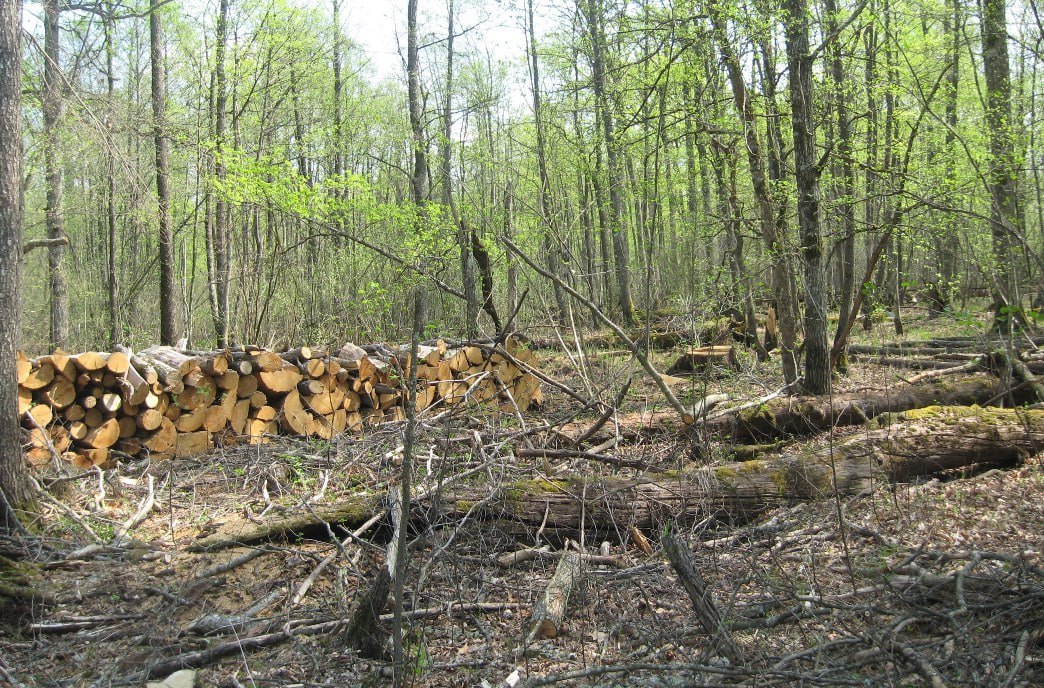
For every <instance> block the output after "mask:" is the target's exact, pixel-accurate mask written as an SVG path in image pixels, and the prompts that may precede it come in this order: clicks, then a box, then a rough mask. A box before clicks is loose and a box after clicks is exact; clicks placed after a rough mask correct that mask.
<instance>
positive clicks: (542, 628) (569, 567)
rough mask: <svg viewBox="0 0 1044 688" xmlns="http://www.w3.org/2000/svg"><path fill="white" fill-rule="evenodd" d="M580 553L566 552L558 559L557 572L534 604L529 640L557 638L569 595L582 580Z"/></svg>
mask: <svg viewBox="0 0 1044 688" xmlns="http://www.w3.org/2000/svg"><path fill="white" fill-rule="evenodd" d="M580 576H581V570H580V555H579V554H578V553H576V552H564V553H563V554H562V558H561V559H559V560H558V566H557V567H555V573H554V575H553V576H551V580H549V581H548V582H547V587H546V588H544V591H543V593H542V594H541V595H540V597H538V598H537V601H536V604H534V605H533V616H532V619H531V621H530V629H529V635H528V636H527V640H528V641H529V642H532V641H533V640H542V639H544V638H557V637H558V631H559V629H560V628H561V627H562V622H563V621H564V620H565V615H566V608H567V607H568V606H569V595H570V594H571V593H572V592H573V586H575V585H576V584H577V583H578V582H579V581H580Z"/></svg>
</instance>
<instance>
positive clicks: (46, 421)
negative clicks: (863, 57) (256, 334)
mask: <svg viewBox="0 0 1044 688" xmlns="http://www.w3.org/2000/svg"><path fill="white" fill-rule="evenodd" d="M503 347H504V348H503V349H501V350H500V351H499V352H498V351H497V350H496V347H493V346H491V345H472V344H469V343H462V344H459V345H458V346H456V347H455V348H452V349H451V348H450V347H447V346H446V345H445V344H444V343H441V342H440V343H438V345H437V346H431V347H424V348H423V350H422V352H421V355H419V356H418V358H417V362H416V364H417V378H418V385H417V388H416V390H414V394H413V395H412V396H413V399H414V402H415V403H416V408H417V409H418V411H424V410H425V409H427V408H428V407H430V406H432V405H433V404H461V403H487V402H493V403H496V402H500V403H502V404H505V405H509V406H511V407H512V408H513V407H514V406H517V407H518V408H520V409H525V408H528V407H529V406H530V405H531V404H534V403H540V399H541V398H540V383H539V381H538V380H537V378H536V377H534V376H533V375H532V374H531V373H530V372H527V370H526V366H530V365H535V362H536V359H535V357H534V356H533V354H532V352H530V351H529V349H528V348H526V347H525V346H523V345H522V344H521V343H519V342H518V341H516V340H514V339H508V340H507V341H505V342H504V345H503ZM451 362H452V365H451ZM17 364H18V365H17V368H18V380H19V387H18V413H19V416H20V417H21V419H22V423H23V425H24V426H25V427H26V429H27V430H41V432H38V433H37V434H38V435H39V436H38V437H37V436H33V439H32V441H31V442H30V448H29V453H27V458H28V459H29V460H30V461H32V462H34V463H38V464H44V463H47V462H49V461H50V460H51V458H53V457H54V456H61V457H64V458H66V459H68V460H69V461H71V462H73V463H75V465H77V466H82V467H90V466H95V465H98V466H104V465H105V462H107V461H109V460H112V459H113V458H115V456H117V455H121V456H122V455H131V456H134V455H138V454H143V453H146V452H147V453H148V454H149V455H150V456H151V457H153V458H164V457H168V456H175V455H176V456H186V455H189V454H193V453H196V452H198V451H204V450H206V449H207V448H209V447H211V446H213V444H214V443H215V442H218V443H221V444H230V443H235V442H250V443H259V442H268V441H269V440H270V439H271V438H272V437H273V436H274V435H276V434H277V433H278V432H280V431H282V432H285V433H291V434H295V435H302V436H319V437H322V438H325V439H331V438H333V437H334V436H336V435H338V434H340V433H342V432H361V431H363V430H364V429H365V428H368V427H375V426H377V425H380V424H382V423H390V422H401V421H402V420H404V419H405V417H406V410H405V409H406V403H407V402H408V400H409V398H410V396H411V395H410V394H409V393H408V392H409V390H407V389H406V388H405V380H407V379H408V378H409V372H410V371H409V369H410V367H411V366H412V365H413V362H412V361H411V360H410V356H409V352H408V349H407V348H406V347H387V346H384V345H368V346H367V347H365V348H364V347H358V346H355V345H354V344H351V343H348V344H345V345H344V346H342V347H341V348H340V349H338V350H337V351H336V355H333V356H332V355H330V352H329V351H328V350H327V349H326V348H325V347H309V346H301V347H298V348H296V349H292V350H290V351H285V352H282V353H280V352H276V351H270V350H266V349H261V348H258V347H240V348H236V349H231V350H219V351H186V350H182V349H177V348H174V347H169V346H154V347H149V348H148V349H145V350H144V351H140V352H137V353H135V352H133V351H131V350H130V349H127V348H125V347H118V349H117V350H116V351H114V352H112V353H106V352H97V351H90V352H86V353H81V354H75V355H73V354H67V353H65V352H63V351H61V350H56V351H55V352H54V353H52V354H50V355H48V356H42V357H40V358H38V359H30V358H29V357H27V356H25V354H23V353H19V354H18V361H17ZM48 438H50V439H51V444H52V445H53V446H48V444H47V441H48ZM55 438H57V440H58V441H54V440H55ZM109 448H113V449H115V452H109V451H108V450H109Z"/></svg>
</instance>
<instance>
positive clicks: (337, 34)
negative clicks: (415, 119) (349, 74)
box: [333, 0, 344, 177]
mask: <svg viewBox="0 0 1044 688" xmlns="http://www.w3.org/2000/svg"><path fill="white" fill-rule="evenodd" d="M333 28H334V43H333V77H334V82H333V97H334V108H333V127H334V140H333V147H334V156H333V158H334V174H335V175H337V176H338V177H339V176H341V175H342V174H344V155H343V151H342V150H341V146H343V145H344V103H343V102H341V101H342V100H343V98H344V78H343V77H342V76H341V0H333Z"/></svg>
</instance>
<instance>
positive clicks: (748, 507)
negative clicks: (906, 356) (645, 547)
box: [191, 406, 1044, 571]
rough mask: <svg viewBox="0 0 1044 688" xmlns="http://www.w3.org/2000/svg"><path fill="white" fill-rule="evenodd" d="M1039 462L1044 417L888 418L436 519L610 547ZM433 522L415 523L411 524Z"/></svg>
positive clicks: (330, 519) (503, 490)
mask: <svg viewBox="0 0 1044 688" xmlns="http://www.w3.org/2000/svg"><path fill="white" fill-rule="evenodd" d="M1042 450H1044V410H1023V409H997V408H990V409H982V408H975V407H949V406H943V407H931V408H927V409H922V410H919V411H911V412H908V413H906V414H905V415H898V416H893V417H889V420H888V422H884V423H882V422H878V423H877V424H876V426H875V427H873V428H871V429H870V430H868V431H867V432H861V433H859V434H858V436H856V437H854V438H853V439H850V440H848V441H844V442H841V443H837V444H833V445H832V446H828V447H824V448H815V449H804V450H802V449H798V450H795V451H790V452H787V453H785V454H783V455H781V456H779V457H777V458H772V459H761V460H755V461H746V462H742V463H728V464H724V465H719V466H706V467H704V466H693V465H690V466H689V467H687V468H685V469H683V470H681V471H674V472H670V473H652V472H650V473H643V474H641V475H640V476H611V477H605V476H591V475H584V474H580V475H571V476H567V477H565V478H560V479H548V478H543V477H540V478H535V479H528V480H515V481H506V482H504V483H502V484H500V485H499V486H498V487H496V488H490V486H489V485H488V484H487V483H485V482H482V483H480V484H470V485H453V486H449V487H447V488H445V489H443V490H442V491H441V493H440V494H441V513H440V515H439V517H438V518H440V519H449V520H456V519H460V518H464V517H465V516H468V517H469V518H481V519H483V520H486V521H488V522H491V523H494V524H496V525H497V527H500V528H502V529H504V530H505V531H508V532H516V533H521V532H532V531H533V530H536V529H537V528H540V529H541V532H542V533H543V534H544V536H545V537H546V538H554V537H556V536H559V537H575V536H576V535H577V533H578V532H579V530H580V528H581V525H583V526H584V527H585V528H587V529H588V530H589V532H591V533H593V534H594V535H611V534H613V533H618V532H620V530H624V529H626V528H628V527H630V526H635V527H637V528H640V529H642V530H646V531H654V530H659V528H660V527H661V525H662V524H663V523H664V522H666V521H673V522H675V523H679V524H687V523H692V522H695V521H700V520H702V519H706V518H711V519H716V520H723V521H740V522H742V521H746V520H749V519H750V518H751V517H752V516H755V515H756V514H758V513H759V512H762V511H764V510H765V509H768V508H772V507H775V506H780V505H782V504H788V503H794V502H799V501H807V500H814V499H824V498H828V497H831V496H833V495H835V494H841V495H854V494H861V493H863V492H866V491H867V490H871V489H873V488H874V487H876V486H878V485H882V484H887V483H889V482H901V481H908V480H910V479H912V478H916V477H919V476H925V475H933V474H937V473H943V472H949V471H955V470H963V469H973V468H974V469H976V470H982V469H986V468H991V467H1000V468H1005V467H1010V466H1013V465H1016V464H1018V463H1019V462H1020V461H1022V460H1023V459H1024V458H1025V457H1026V456H1029V455H1033V454H1035V453H1037V452H1040V451H1042ZM491 489H494V490H495V495H494V496H493V498H492V499H491V498H490V490H491ZM479 504H481V505H482V506H481V508H476V506H477V505H479ZM384 505H385V500H384V499H383V498H381V497H380V496H377V495H372V494H371V495H359V496H355V497H351V498H349V499H348V500H345V501H344V502H340V503H337V504H331V505H327V506H322V505H316V506H314V507H312V508H311V509H309V510H308V511H307V512H305V511H302V512H297V513H293V514H289V515H276V516H271V517H268V518H266V519H261V523H255V522H251V521H247V520H245V519H244V520H242V521H236V522H233V521H229V522H227V523H225V524H224V525H223V526H222V527H221V529H219V531H218V532H216V533H213V534H212V535H209V536H208V537H206V538H202V539H200V540H197V541H196V542H195V543H193V545H192V547H191V549H192V550H193V551H215V550H219V549H222V548H226V547H230V546H236V545H241V544H251V543H257V542H260V541H263V540H269V539H276V538H280V537H285V536H286V535H287V534H288V533H301V532H303V531H304V530H305V529H307V528H314V527H324V524H328V523H338V524H341V525H344V526H346V527H353V526H354V527H358V526H359V525H361V524H362V523H364V522H366V521H367V520H369V519H370V517H371V516H372V514H373V513H375V512H376V511H377V510H379V509H381V508H382V507H383V506H384ZM430 516H431V514H430V512H429V511H424V512H423V513H422V512H421V511H419V510H418V511H417V512H415V517H416V518H426V517H430ZM443 522H444V521H443ZM382 568H384V567H382ZM385 571H386V569H385Z"/></svg>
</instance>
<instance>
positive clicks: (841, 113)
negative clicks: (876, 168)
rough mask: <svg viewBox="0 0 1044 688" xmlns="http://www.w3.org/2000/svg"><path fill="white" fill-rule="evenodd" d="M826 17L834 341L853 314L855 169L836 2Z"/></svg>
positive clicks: (828, 4)
mask: <svg viewBox="0 0 1044 688" xmlns="http://www.w3.org/2000/svg"><path fill="white" fill-rule="evenodd" d="M823 9H824V10H825V12H826V17H825V19H824V25H825V26H824V28H825V29H826V30H825V32H824V33H825V34H826V35H832V36H835V39H834V40H832V41H831V42H830V43H829V45H828V46H827V61H828V62H829V64H830V76H831V78H832V80H833V82H834V83H833V92H832V93H831V96H832V98H831V100H832V102H833V106H834V117H835V118H836V122H837V167H838V168H839V170H840V177H841V184H840V196H841V198H840V199H839V203H838V205H839V210H840V215H841V305H840V308H839V312H840V313H841V317H840V318H838V323H837V332H836V333H835V341H837V337H838V336H840V334H841V332H843V331H845V329H847V323H846V322H845V321H846V319H847V318H848V315H849V311H850V310H852V297H853V289H854V288H855V287H854V285H855V239H856V237H855V232H856V226H855V169H854V167H855V166H854V164H853V160H852V150H853V147H852V122H851V121H850V120H849V117H848V98H849V97H850V95H851V89H850V86H849V82H848V80H847V78H846V76H845V66H844V55H843V53H842V50H841V48H842V42H841V40H840V39H839V38H836V36H837V34H838V20H839V17H838V8H837V0H825V2H824V8H823Z"/></svg>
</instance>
